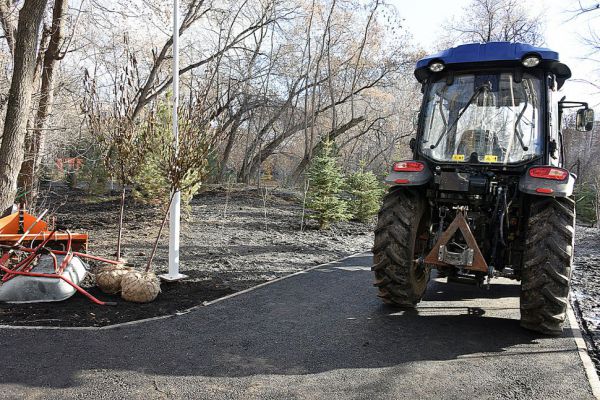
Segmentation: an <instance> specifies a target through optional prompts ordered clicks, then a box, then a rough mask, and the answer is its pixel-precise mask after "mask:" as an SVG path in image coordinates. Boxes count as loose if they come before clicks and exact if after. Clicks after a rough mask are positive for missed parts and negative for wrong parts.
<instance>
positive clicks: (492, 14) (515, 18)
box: [444, 0, 544, 45]
mask: <svg viewBox="0 0 600 400" xmlns="http://www.w3.org/2000/svg"><path fill="white" fill-rule="evenodd" d="M524 4H526V3H523V2H522V1H520V0H472V1H471V3H470V4H469V5H468V6H466V7H465V8H464V9H463V11H462V13H461V14H460V18H454V19H451V20H449V21H448V22H447V23H446V24H445V27H444V29H445V30H447V31H448V32H449V33H450V35H451V36H453V37H452V39H453V41H454V42H476V43H487V42H524V43H528V44H533V45H539V44H542V43H543V41H544V38H543V34H542V22H541V21H542V19H543V15H542V14H538V15H531V14H529V13H528V11H527V9H526V8H525V5H524Z"/></svg>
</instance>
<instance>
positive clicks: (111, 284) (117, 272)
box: [96, 264, 132, 294]
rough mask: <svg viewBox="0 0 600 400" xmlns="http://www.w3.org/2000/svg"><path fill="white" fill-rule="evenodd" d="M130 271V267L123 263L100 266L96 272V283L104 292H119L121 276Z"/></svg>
mask: <svg viewBox="0 0 600 400" xmlns="http://www.w3.org/2000/svg"><path fill="white" fill-rule="evenodd" d="M131 271H132V269H131V268H129V267H126V266H124V265H123V264H118V265H110V266H107V267H102V268H100V269H99V270H98V272H97V273H96V284H97V285H98V287H99V288H100V290H102V291H103V292H104V293H107V294H115V293H119V292H120V291H121V280H122V279H123V276H124V275H125V274H127V273H129V272H131Z"/></svg>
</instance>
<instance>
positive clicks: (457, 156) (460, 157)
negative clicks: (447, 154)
mask: <svg viewBox="0 0 600 400" xmlns="http://www.w3.org/2000/svg"><path fill="white" fill-rule="evenodd" d="M452 161H465V155H464V154H452Z"/></svg>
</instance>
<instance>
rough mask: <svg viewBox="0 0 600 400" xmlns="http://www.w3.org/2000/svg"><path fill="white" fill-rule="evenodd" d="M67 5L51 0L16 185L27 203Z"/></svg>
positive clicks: (34, 188) (42, 138)
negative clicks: (34, 108)
mask: <svg viewBox="0 0 600 400" xmlns="http://www.w3.org/2000/svg"><path fill="white" fill-rule="evenodd" d="M67 7H68V0H55V1H54V8H53V10H52V28H51V29H50V42H49V43H48V47H47V49H46V51H45V54H44V62H43V66H42V84H41V88H40V100H39V105H38V109H37V113H36V115H35V120H34V123H33V132H31V134H30V135H27V137H26V142H25V161H24V162H23V164H22V166H21V173H20V177H19V185H20V186H21V187H22V188H23V190H24V192H25V193H26V195H25V202H26V203H27V204H28V205H29V206H30V207H31V206H33V202H34V201H35V198H36V197H37V189H38V184H39V169H40V164H41V160H42V154H43V151H44V142H45V139H46V130H45V129H46V122H47V120H48V116H49V115H50V111H51V108H52V102H53V99H54V69H55V66H56V62H57V61H58V60H60V58H61V54H60V47H61V45H62V42H63V39H64V33H65V25H66V13H67Z"/></svg>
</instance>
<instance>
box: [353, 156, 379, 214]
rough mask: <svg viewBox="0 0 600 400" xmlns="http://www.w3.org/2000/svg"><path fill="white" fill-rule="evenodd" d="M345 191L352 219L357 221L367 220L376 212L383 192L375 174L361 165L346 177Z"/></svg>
mask: <svg viewBox="0 0 600 400" xmlns="http://www.w3.org/2000/svg"><path fill="white" fill-rule="evenodd" d="M346 191H347V192H348V195H349V197H350V200H349V202H348V206H349V209H350V210H351V212H352V220H354V221H359V222H368V221H370V220H371V219H372V217H373V216H374V215H376V214H377V212H378V211H379V207H380V206H381V200H382V199H383V195H384V194H385V189H384V187H383V185H382V184H381V183H380V182H379V180H378V179H377V176H375V174H374V173H373V172H371V171H365V170H364V168H363V167H361V168H360V169H359V170H358V171H356V172H354V173H353V174H351V175H350V176H349V177H348V178H347V179H346Z"/></svg>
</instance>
